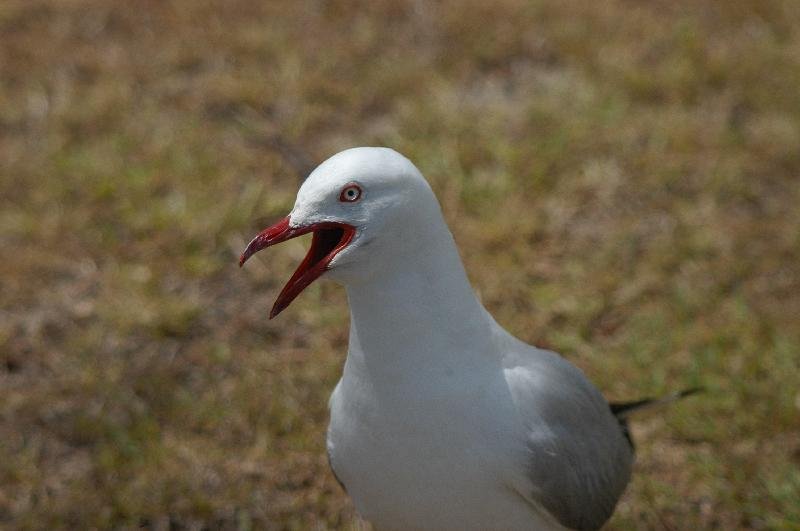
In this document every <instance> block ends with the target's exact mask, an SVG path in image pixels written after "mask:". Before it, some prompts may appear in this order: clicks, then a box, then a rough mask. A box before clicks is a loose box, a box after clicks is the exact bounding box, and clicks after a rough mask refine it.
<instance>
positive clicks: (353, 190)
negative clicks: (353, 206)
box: [339, 183, 361, 203]
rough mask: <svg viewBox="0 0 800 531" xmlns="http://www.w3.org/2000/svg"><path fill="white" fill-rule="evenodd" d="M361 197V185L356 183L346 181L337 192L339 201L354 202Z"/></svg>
mask: <svg viewBox="0 0 800 531" xmlns="http://www.w3.org/2000/svg"><path fill="white" fill-rule="evenodd" d="M359 199H361V187H360V186H359V185H357V184H356V183H347V184H346V185H344V188H342V193H340V194H339V201H341V202H343V203H355V202H356V201H358V200H359Z"/></svg>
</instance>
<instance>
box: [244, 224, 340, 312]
mask: <svg viewBox="0 0 800 531" xmlns="http://www.w3.org/2000/svg"><path fill="white" fill-rule="evenodd" d="M309 232H313V233H314V236H313V238H312V240H311V248H310V249H309V250H308V253H306V257H305V258H304V259H303V261H302V262H301V263H300V265H299V266H298V267H297V270H296V271H295V272H294V274H293V275H292V278H290V279H289V281H288V282H287V283H286V285H285V286H284V287H283V290H281V293H280V295H278V298H277V299H276V300H275V304H274V305H273V306H272V311H270V312H269V318H270V319H272V318H273V317H275V316H276V315H278V314H279V313H281V312H282V311H283V310H285V309H286V307H287V306H289V304H290V303H291V302H292V301H293V300H294V299H295V297H297V296H298V295H300V292H301V291H303V290H304V289H306V287H308V285H309V284H311V283H312V282H314V281H315V280H316V279H317V278H318V277H319V276H320V275H322V273H324V272H325V271H327V270H328V266H329V265H330V263H331V260H333V257H334V256H336V255H337V254H338V253H339V251H341V250H342V249H344V248H345V247H346V246H347V244H349V243H350V241H351V240H352V239H353V236H354V235H355V233H356V229H355V227H353V226H352V225H348V224H346V223H337V222H333V221H330V222H323V223H314V224H312V225H308V226H305V227H294V228H292V227H289V216H286V217H285V218H283V219H282V220H280V221H279V222H277V223H275V224H274V225H272V226H271V227H268V228H266V229H264V230H262V231H261V232H260V233H258V235H257V236H256V237H255V238H253V240H252V241H251V242H250V243H249V244H247V248H246V249H245V250H244V252H243V253H242V256H241V257H240V258H239V267H241V266H242V265H244V263H245V262H246V261H247V260H248V259H249V258H250V257H251V256H253V255H254V254H255V253H257V252H258V251H260V250H261V249H265V248H267V247H269V246H271V245H275V244H277V243H281V242H285V241H286V240H291V239H292V238H297V237H298V236H302V235H303V234H308V233H309Z"/></svg>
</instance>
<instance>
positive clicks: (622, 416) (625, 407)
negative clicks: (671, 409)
mask: <svg viewBox="0 0 800 531" xmlns="http://www.w3.org/2000/svg"><path fill="white" fill-rule="evenodd" d="M703 390H704V389H703V388H702V387H692V388H690V389H684V390H683V391H678V392H676V393H670V394H668V395H664V396H662V397H658V398H644V399H642V400H635V401H633V402H612V403H611V404H609V406H610V407H611V413H613V414H614V416H615V417H617V420H618V421H619V425H620V427H621V428H622V434H623V435H625V438H626V439H628V443H629V444H630V445H631V448H635V446H634V444H633V438H632V437H631V432H630V429H629V428H628V416H629V415H630V414H631V413H636V412H638V411H641V410H643V409H650V408H651V407H657V406H663V405H666V404H671V403H672V402H675V401H676V400H680V399H681V398H683V397H685V396H689V395H693V394H695V393H699V392H702V391H703Z"/></svg>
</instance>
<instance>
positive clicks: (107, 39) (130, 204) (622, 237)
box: [0, 0, 800, 530]
mask: <svg viewBox="0 0 800 531" xmlns="http://www.w3.org/2000/svg"><path fill="white" fill-rule="evenodd" d="M798 87H800V6H799V5H798V4H797V2H795V1H793V0H785V1H777V0H776V1H771V0H731V1H707V2H695V1H690V0H679V1H677V2H661V1H654V2H632V1H630V0H612V1H610V2H596V3H594V2H571V1H570V2H558V1H555V0H537V1H534V2H527V1H521V0H503V1H498V2H492V3H486V2H478V1H471V2H466V3H465V2H456V1H455V0H453V1H443V2H435V3H428V2H418V1H411V0H408V1H396V0H377V1H372V2H354V1H336V2H314V1H301V2H289V1H270V2H255V1H252V2H245V1H240V0H230V1H228V2H211V1H205V0H204V1H196V0H174V1H171V2H161V1H155V0H148V1H145V0H142V1H139V2H105V1H100V0H96V1H89V0H85V1H84V0H7V1H4V2H2V3H1V4H0V160H1V161H2V164H0V249H2V257H1V258H2V259H0V278H2V282H1V283H0V526H2V527H5V528H8V529H18V528H22V529H40V528H74V529H86V528H92V527H94V528H107V527H116V528H136V527H139V526H145V527H152V528H156V529H167V528H180V529H198V528H203V527H206V528H225V529H250V528H269V529H308V528H316V529H326V528H330V529H347V528H350V527H352V526H354V525H357V523H356V519H355V515H354V512H353V509H352V507H351V505H350V503H349V502H348V500H347V498H346V496H345V495H344V493H343V492H342V491H341V490H340V489H339V487H338V485H337V484H336V482H335V480H334V478H333V476H332V475H331V474H330V472H329V471H328V467H327V462H326V459H325V455H324V433H325V428H326V425H327V409H326V405H327V398H328V395H329V393H330V391H331V390H332V388H333V386H334V385H335V383H336V381H337V378H338V376H339V373H340V371H341V365H342V361H343V358H344V352H345V349H346V343H347V320H348V316H347V310H346V302H345V298H344V294H343V291H342V290H341V289H340V288H338V287H336V286H335V285H333V284H328V283H319V284H315V285H314V286H312V287H311V288H310V289H309V290H308V291H307V292H306V293H304V294H303V295H302V296H301V297H300V299H299V300H298V301H296V302H295V303H294V304H293V305H292V306H291V308H290V309H288V310H287V311H286V312H285V313H284V314H282V315H281V316H280V318H279V319H277V320H276V321H267V318H266V317H267V313H268V311H269V307H270V305H271V302H272V300H273V299H274V297H275V295H276V293H277V291H278V290H279V289H280V287H281V285H282V284H283V282H284V281H285V280H286V279H287V278H288V276H289V275H290V274H291V271H292V270H293V267H294V265H295V264H296V263H297V262H298V261H299V259H300V258H301V257H302V255H303V253H304V246H305V245H307V242H306V241H300V242H298V241H294V242H291V243H288V244H286V247H282V248H280V249H277V250H275V251H273V252H270V253H268V254H261V255H259V256H258V257H257V258H255V259H254V260H253V263H252V265H248V268H246V269H245V270H239V269H238V268H237V267H236V257H237V254H238V252H239V251H241V249H242V248H243V246H244V244H245V243H246V241H247V239H248V238H249V237H250V236H251V235H253V234H254V232H255V231H256V230H258V229H260V228H262V227H263V226H264V225H265V223H267V222H269V221H272V220H273V219H275V218H277V217H278V216H280V215H282V214H284V213H285V212H286V211H287V210H288V209H289V208H290V206H291V204H292V201H293V199H294V194H295V192H296V189H297V186H298V183H299V182H300V180H301V179H302V177H303V176H304V175H305V173H306V172H307V171H308V168H309V167H310V166H313V165H314V164H315V163H317V162H319V161H321V160H322V159H324V158H326V157H327V156H329V155H331V154H332V153H334V152H336V151H339V150H341V149H343V148H346V147H351V146H354V145H387V146H391V147H394V148H396V149H398V150H399V151H401V152H403V153H404V154H406V155H408V156H409V157H410V158H411V159H412V160H414V161H415V162H416V163H417V165H418V166H419V167H420V169H421V170H422V171H423V173H425V175H426V176H427V177H428V178H429V180H430V181H431V183H432V185H433V186H434V188H435V190H436V191H437V193H438V195H439V198H440V200H441V201H442V204H443V207H444V210H445V214H446V217H447V218H448V220H449V221H450V222H451V226H452V228H453V230H454V233H455V236H456V239H457V241H458V243H459V245H460V247H461V250H462V255H463V257H464V260H465V262H466V264H467V269H468V271H469V273H470V276H471V278H472V280H473V282H474V284H475V287H476V289H477V290H478V291H479V293H480V295H481V297H482V299H483V300H484V302H485V303H486V305H487V306H488V308H489V309H490V310H491V311H492V313H494V315H495V316H496V317H497V318H498V321H499V322H500V323H502V324H503V325H504V326H506V327H508V328H509V329H510V330H511V331H513V332H514V333H516V334H517V335H518V336H520V337H521V338H523V339H525V340H527V341H530V342H533V343H536V344H537V345H541V346H547V347H550V348H553V349H556V350H558V351H559V352H561V353H563V355H564V356H566V357H567V358H568V359H570V360H571V361H573V362H574V363H576V364H577V365H579V366H581V367H582V368H583V369H584V370H585V371H586V373H587V374H588V375H589V376H590V377H591V378H592V379H593V380H594V381H595V382H596V383H597V384H598V385H599V386H600V387H601V389H603V390H604V392H605V393H606V395H607V396H608V397H610V398H612V399H616V400H624V399H633V398H638V397H641V396H646V395H652V394H658V393H663V392H667V391H670V390H674V389H679V388H683V387H687V386H693V385H704V386H706V387H707V388H708V392H707V394H705V395H704V396H702V397H696V398H692V399H690V400H686V401H684V402H683V403H680V404H678V405H676V406H674V407H671V408H669V409H667V410H664V411H662V412H660V413H657V414H647V415H644V416H643V417H641V418H639V419H638V420H636V421H635V422H634V435H635V437H636V439H637V441H638V449H639V458H638V463H637V466H636V471H635V479H634V481H633V483H632V484H631V486H630V487H629V489H628V491H627V493H626V495H625V497H624V498H623V500H622V502H621V503H620V505H619V508H618V510H617V513H616V515H615V517H614V519H613V520H612V522H611V524H610V525H609V528H611V529H620V530H622V529H711V528H719V529H734V528H750V529H798V528H800V504H798V499H800V207H798V205H800V88H798Z"/></svg>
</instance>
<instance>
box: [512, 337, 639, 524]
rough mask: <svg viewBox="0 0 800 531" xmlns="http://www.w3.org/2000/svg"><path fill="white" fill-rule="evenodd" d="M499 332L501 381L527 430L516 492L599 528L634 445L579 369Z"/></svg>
mask: <svg viewBox="0 0 800 531" xmlns="http://www.w3.org/2000/svg"><path fill="white" fill-rule="evenodd" d="M498 328H499V327H498ZM501 335H502V336H504V337H503V341H504V342H505V347H504V348H503V352H504V353H505V355H504V358H503V366H504V368H505V377H506V381H507V382H508V388H509V391H510V393H511V396H512V399H513V401H514V403H515V404H516V406H517V408H518V410H519V413H520V416H521V418H522V421H523V422H524V424H525V430H526V433H527V434H528V441H527V443H528V451H529V452H528V455H527V463H526V465H525V467H526V476H527V479H528V481H529V484H528V489H529V490H528V492H522V493H521V494H522V495H523V496H526V497H528V496H529V499H530V500H531V501H533V502H535V503H537V504H539V505H541V506H543V507H544V508H545V509H546V510H547V511H548V512H549V513H550V514H551V515H553V516H554V517H555V518H556V519H557V520H558V521H559V523H561V524H562V525H564V526H565V527H568V528H571V529H598V528H599V527H601V526H602V525H603V524H604V523H605V522H606V521H607V520H608V518H610V516H611V514H612V513H613V512H614V507H615V505H616V503H617V501H618V500H619V497H620V496H621V495H622V492H623V491H624V490H625V486H626V485H627V484H628V481H629V479H630V475H631V465H632V462H633V448H632V446H631V444H630V442H629V441H628V439H627V438H626V436H625V433H624V430H623V428H622V426H621V425H620V423H619V421H618V420H617V418H616V417H615V416H614V415H613V414H612V412H611V409H610V407H609V405H608V402H607V401H606V400H605V398H604V397H603V396H602V395H601V394H600V392H599V391H598V390H597V388H595V386H594V385H592V383H591V382H589V380H588V379H587V378H586V377H585V376H584V375H583V373H582V372H581V370H580V369H578V368H577V367H575V366H574V365H572V364H570V363H569V362H567V361H566V360H565V359H564V358H562V357H561V356H559V355H558V354H555V353H553V352H550V351H547V350H542V349H537V348H535V347H532V346H530V345H527V344H525V343H523V342H521V341H519V340H517V339H516V338H514V337H512V336H510V335H509V334H507V333H505V331H502V332H501Z"/></svg>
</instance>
